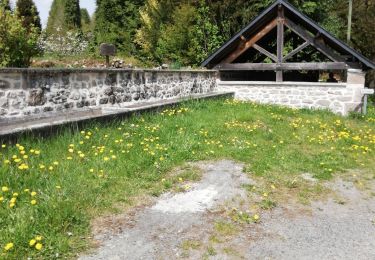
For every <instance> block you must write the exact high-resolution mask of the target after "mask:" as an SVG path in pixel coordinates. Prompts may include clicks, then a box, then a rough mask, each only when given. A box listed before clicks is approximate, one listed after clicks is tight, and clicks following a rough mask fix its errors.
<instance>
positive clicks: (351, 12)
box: [346, 0, 353, 44]
mask: <svg viewBox="0 0 375 260" xmlns="http://www.w3.org/2000/svg"><path fill="white" fill-rule="evenodd" d="M352 15H353V0H349V13H348V35H347V38H346V41H347V43H348V44H350V40H351V35H352Z"/></svg>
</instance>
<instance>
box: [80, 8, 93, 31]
mask: <svg viewBox="0 0 375 260" xmlns="http://www.w3.org/2000/svg"><path fill="white" fill-rule="evenodd" d="M81 25H82V31H83V32H89V31H91V29H92V23H91V18H90V15H89V12H88V11H87V9H86V8H81Z"/></svg>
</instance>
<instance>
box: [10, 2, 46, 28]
mask: <svg viewBox="0 0 375 260" xmlns="http://www.w3.org/2000/svg"><path fill="white" fill-rule="evenodd" d="M16 10H17V14H18V16H19V17H22V19H23V26H25V27H26V28H29V29H30V28H31V27H35V28H38V29H39V31H41V30H42V25H41V23H40V17H39V12H38V10H37V8H36V5H35V3H34V2H33V0H18V1H17V3H16Z"/></svg>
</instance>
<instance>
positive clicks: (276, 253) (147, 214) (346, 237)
mask: <svg viewBox="0 0 375 260" xmlns="http://www.w3.org/2000/svg"><path fill="white" fill-rule="evenodd" d="M195 167H198V168H200V169H201V171H202V178H201V180H200V181H198V182H196V183H191V184H189V186H191V187H190V188H189V189H187V190H185V191H184V192H180V193H175V192H173V193H172V192H171V193H167V194H164V195H162V196H161V197H160V198H158V199H156V200H155V201H152V202H151V203H150V204H148V205H143V206H140V207H136V208H134V209H132V210H131V211H130V212H128V213H126V214H123V215H119V216H116V217H113V219H107V221H106V222H103V223H102V224H103V227H105V228H104V231H103V230H101V232H100V233H99V234H97V235H96V239H97V240H98V241H100V242H101V244H102V246H101V247H100V248H99V249H98V250H97V252H96V253H95V254H94V255H91V256H82V257H81V259H178V258H183V259H375V240H374V239H373V235H374V234H375V196H374V195H373V194H374V191H375V183H374V180H373V179H371V178H364V176H363V175H362V176H361V175H360V173H356V174H351V175H350V176H349V177H350V178H349V177H347V178H344V180H343V179H337V180H335V181H332V182H326V183H322V184H319V185H324V186H325V187H327V188H329V189H331V190H333V191H334V192H331V193H329V194H328V193H327V194H328V195H327V196H325V197H324V200H321V201H311V203H310V204H309V205H307V204H302V203H299V202H298V199H294V200H293V199H288V200H287V201H285V203H282V202H281V203H280V201H279V202H278V203H277V205H276V206H274V207H270V209H269V210H262V209H261V208H260V207H259V206H256V205H257V201H259V199H263V200H268V198H269V197H268V196H269V195H268V194H267V192H264V193H263V191H262V192H260V194H259V192H256V187H255V188H254V186H256V184H257V183H256V182H255V181H254V180H252V179H251V178H250V177H249V176H248V175H247V174H245V173H243V171H242V169H243V165H241V164H238V163H235V162H232V161H227V160H224V161H218V162H201V163H197V164H195ZM357 175H358V176H359V177H357ZM371 176H372V175H371ZM316 182H318V181H315V180H314V181H313V182H312V184H311V185H317V184H316ZM358 183H360V184H361V183H363V185H359V184H358ZM358 185H359V186H360V187H362V186H363V187H365V188H364V189H360V188H359V187H358ZM273 188H275V187H273ZM271 190H272V189H271ZM278 192H279V193H287V188H286V187H277V188H276V189H274V193H278ZM262 194H263V195H262ZM286 195H287V194H280V195H279V196H278V197H279V198H283V196H286ZM254 214H255V215H254ZM258 214H259V219H256V218H254V216H256V215H258ZM113 223H115V225H113ZM112 226H115V229H113V228H110V229H108V230H109V232H106V231H105V229H106V228H108V227H112ZM103 234H105V235H103Z"/></svg>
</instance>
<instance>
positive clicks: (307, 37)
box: [285, 18, 345, 62]
mask: <svg viewBox="0 0 375 260" xmlns="http://www.w3.org/2000/svg"><path fill="white" fill-rule="evenodd" d="M285 25H286V26H288V27H289V29H291V30H292V31H293V32H295V33H296V34H298V35H299V36H300V37H301V38H302V39H304V40H305V41H307V42H309V43H310V44H311V45H312V46H314V47H315V48H316V49H317V50H318V51H320V52H321V53H323V54H324V55H326V56H327V57H328V58H329V59H331V60H332V61H335V62H345V59H344V58H343V57H341V56H340V55H338V54H336V53H335V52H333V51H332V50H331V49H329V47H327V45H326V44H325V43H324V41H323V42H322V41H321V40H316V39H315V38H314V37H313V36H311V34H310V33H309V32H307V31H306V30H305V29H303V28H302V27H301V26H299V25H297V24H295V23H293V22H292V21H291V20H289V19H288V18H285Z"/></svg>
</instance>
